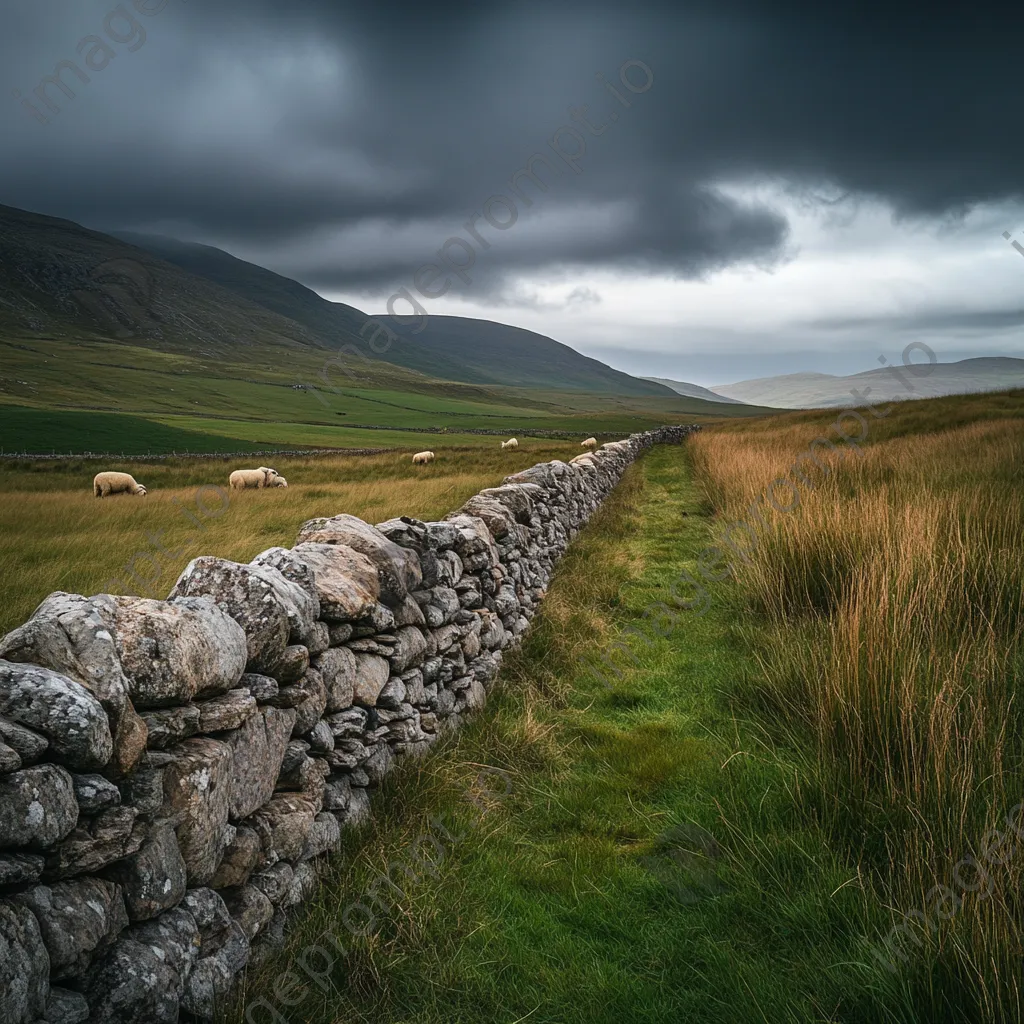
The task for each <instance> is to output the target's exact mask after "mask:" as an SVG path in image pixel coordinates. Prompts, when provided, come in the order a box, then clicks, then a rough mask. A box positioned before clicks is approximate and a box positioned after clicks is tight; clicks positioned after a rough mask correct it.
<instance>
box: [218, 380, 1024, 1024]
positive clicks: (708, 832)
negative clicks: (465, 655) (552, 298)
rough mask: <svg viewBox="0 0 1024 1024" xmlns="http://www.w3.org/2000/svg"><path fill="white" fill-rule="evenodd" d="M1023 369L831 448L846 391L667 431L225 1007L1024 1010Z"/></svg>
mask: <svg viewBox="0 0 1024 1024" xmlns="http://www.w3.org/2000/svg"><path fill="white" fill-rule="evenodd" d="M1022 399H1024V396H1020V395H1016V396H1014V395H1011V396H984V397H982V398H978V399H973V398H972V399H969V400H964V399H953V400H938V401H935V402H930V403H927V404H918V403H914V404H913V405H910V404H907V405H900V406H896V407H894V408H893V410H892V411H891V412H889V413H887V414H886V415H884V416H881V417H876V418H871V417H870V416H869V418H868V419H867V420H866V421H865V422H866V423H867V425H868V430H867V433H865V434H863V436H862V437H861V440H860V441H859V448H860V451H861V452H862V454H860V455H858V454H857V453H856V452H855V451H853V450H852V449H850V448H849V447H848V446H845V445H842V444H840V445H839V446H838V449H837V450H836V451H834V452H829V450H828V449H827V448H825V449H822V448H820V447H819V448H817V449H815V452H816V453H817V455H818V458H819V460H820V464H819V465H818V466H817V467H813V466H808V464H807V463H806V462H801V461H800V456H801V454H802V453H803V452H805V451H806V450H807V449H808V446H809V445H810V444H811V443H812V442H814V441H815V440H816V439H817V438H819V437H823V438H829V439H832V440H836V435H835V432H834V431H833V430H832V424H833V423H834V422H835V416H836V414H835V413H832V414H830V415H829V416H827V417H826V416H823V415H822V414H808V413H797V414H792V415H787V416H783V417H778V418H776V419H773V420H771V421H766V422H762V423H760V424H757V425H756V426H753V425H746V426H744V425H741V424H731V425H727V426H724V427H722V428H721V429H719V430H716V431H708V432H706V433H705V434H703V435H702V436H700V437H699V438H697V439H696V440H695V441H693V442H691V444H690V445H689V446H688V451H684V450H681V449H661V450H656V451H654V452H652V453H650V454H649V455H648V456H647V457H646V458H645V459H644V460H643V461H642V462H641V463H640V464H638V465H637V466H635V467H634V468H633V469H632V470H630V472H629V473H628V474H627V477H626V479H625V480H624V482H623V484H622V485H621V486H620V488H619V489H618V490H617V491H616V493H615V494H614V495H613V496H612V497H611V498H610V499H609V501H608V502H607V503H606V505H605V507H604V509H603V510H602V511H601V512H600V513H599V515H598V516H597V517H596V518H595V520H594V521H593V522H592V523H591V525H590V526H589V527H588V529H587V530H586V531H585V532H584V533H583V534H582V535H581V537H580V538H579V539H578V540H577V542H576V543H575V544H574V546H573V548H572V549H571V551H570V553H569V555H568V556H567V557H566V559H565V560H564V561H563V563H562V565H561V566H560V568H559V570H558V573H557V575H556V578H555V581H554V582H553V585H552V587H551V589H550V591H549V594H548V598H547V600H546V601H545V604H544V607H543V609H542V611H541V613H540V615H539V617H538V619H537V620H536V621H535V623H534V627H533V629H532V631H531V633H530V635H529V637H528V639H527V642H526V644H525V645H524V647H523V649H522V650H521V651H520V652H519V653H518V654H516V655H515V656H513V657H512V658H511V659H509V660H508V661H507V663H506V665H505V667H504V669H503V680H504V684H503V688H502V690H501V691H499V693H498V695H497V696H496V698H495V699H494V700H492V702H491V703H490V704H489V706H488V709H487V711H486V713H485V714H484V715H483V716H482V717H481V718H480V719H479V720H478V721H477V722H475V723H474V724H473V725H472V726H471V727H470V728H469V729H467V730H465V731H463V732H462V733H461V734H460V735H459V736H457V737H455V738H453V739H451V740H449V741H448V745H447V746H446V747H445V748H444V749H442V750H440V751H438V752H436V753H435V755H434V756H432V757H431V758H430V759H428V760H427V761H425V762H420V763H416V764H409V765H404V766H403V767H402V768H401V769H400V770H399V771H398V772H397V773H396V774H395V775H394V776H393V777H392V778H390V779H389V780H388V782H387V783H386V785H385V789H384V792H383V793H382V794H381V795H380V799H379V800H378V804H377V814H376V816H375V818H374V819H373V821H372V822H371V823H370V824H369V825H368V826H366V827H365V829H364V830H363V831H361V832H359V833H356V834H352V835H349V836H348V838H347V845H346V847H345V849H344V850H343V851H342V852H341V854H340V855H339V856H337V857H335V858H332V860H331V861H330V863H329V864H327V865H326V866H325V868H324V875H323V886H322V889H321V891H320V892H319V894H318V896H317V897H316V898H315V900H314V901H313V903H312V904H311V905H309V906H308V907H306V908H303V910H302V911H301V912H300V913H299V914H298V915H297V917H296V920H295V922H294V927H293V930H292V931H291V932H290V934H289V937H288V939H287V943H286V945H285V947H284V948H283V949H282V950H281V951H280V952H279V953H278V954H276V955H275V956H274V957H273V958H271V959H270V960H269V961H268V962H266V963H264V964H263V965H262V966H261V967H259V968H257V969H254V970H251V971H250V972H249V973H248V974H247V976H246V978H245V981H244V988H243V990H242V991H241V992H239V994H238V998H237V1001H236V1002H235V1004H234V1005H233V1006H232V1007H230V1008H228V1009H227V1010H226V1012H225V1020H227V1021H232V1022H235V1021H240V1020H242V1019H245V1013H246V1011H247V1010H248V1011H249V1013H250V1018H249V1019H254V1020H263V1019H268V1020H276V1019H284V1020H289V1021H290V1020H303V1021H307V1022H309V1024H328V1022H332V1024H333V1022H335V1021H339V1020H348V1021H367V1022H370V1021H373V1022H390V1024H399V1022H401V1024H435V1022H437V1024H439V1022H441V1021H444V1022H459V1024H461V1022H466V1024H469V1022H474V1024H477V1022H499V1021H500V1022H511V1021H523V1020H529V1021H531V1022H538V1024H539V1022H543V1024H576V1022H579V1024H583V1022H605V1021H607V1022H609V1024H610V1022H612V1021H615V1022H620V1021H629V1022H634V1021H635V1022H650V1021H654V1022H661V1021H664V1022H669V1021H672V1022H676V1021H680V1020H689V1021H696V1022H715V1024H719V1022H722V1024H725V1022H730V1024H732V1022H737V1024H739V1022H747V1021H765V1022H773V1024H774V1022H787V1024H788V1022H793V1024H797V1022H800V1024H803V1022H826V1021H828V1022H844V1024H875V1022H879V1024H882V1022H885V1024H894V1022H906V1024H932V1022H935V1021H943V1022H945V1021H950V1022H957V1024H961V1022H962V1024H968V1022H970V1024H975V1022H977V1024H981V1022H1010V1021H1018V1020H1020V1019H1022V1013H1021V1006H1020V1002H1021V1000H1020V997H1019V993H1018V981H1017V979H1018V977H1019V963H1020V955H1021V942H1020V925H1021V913H1020V902H1019V892H1020V881H1021V870H1022V869H1021V865H1022V864H1024V852H1020V851H1017V850H1016V845H1017V843H1018V842H1019V840H1018V837H1017V835H1016V829H1017V828H1019V826H1016V828H1014V829H1011V828H1010V827H1008V825H1007V824H1006V822H1005V818H1006V815H1007V814H1008V812H1010V811H1011V808H1013V807H1014V805H1015V804H1016V802H1017V801H1019V800H1021V799H1022V797H1024V784H1022V783H1021V778H1022V772H1021V768H1022V763H1021V762H1022V754H1024V740H1022V739H1021V736H1022V735H1024V732H1022V730H1021V728H1020V726H1021V722H1020V719H1019V716H1018V714H1017V711H1016V702H1015V699H1014V698H1015V693H1016V686H1017V683H1018V681H1019V679H1020V677H1021V671H1022V667H1024V659H1022V658H1021V653H1022V652H1021V619H1022V617H1021V602H1022V600H1024V556H1022V555H1021V552H1022V551H1024V543H1022V542H1024V507H1022V504H1021V502H1020V499H1019V495H1020V493H1021V485H1022V483H1024V480H1022V468H1021V467H1022V465H1024V463H1022V456H1024V400H1022ZM794 465H796V466H797V467H798V469H799V472H797V473H794V472H793V471H792V469H791V467H793V466H794ZM801 474H802V475H801ZM815 474H816V475H815ZM780 478H784V479H789V480H791V481H792V482H793V484H794V486H795V487H796V488H797V489H798V490H796V491H792V490H790V491H783V490H781V489H780V488H779V487H778V486H776V490H777V492H778V493H779V494H780V495H784V496H788V495H791V494H794V493H796V494H798V495H799V501H798V502H797V501H794V500H793V499H791V498H790V499H789V500H788V502H787V504H786V505H785V506H784V510H783V511H775V510H774V509H770V508H769V507H768V506H767V505H766V504H765V502H764V500H763V497H762V495H763V494H764V492H765V490H766V488H768V487H770V486H771V485H772V484H773V481H776V480H778V479H780ZM752 505H753V506H754V507H755V508H757V509H760V512H761V517H760V521H756V525H755V527H754V536H755V537H756V541H755V542H753V543H752V544H751V545H748V547H747V548H746V549H745V553H746V555H747V557H746V558H742V557H740V555H739V554H738V553H737V554H736V556H735V558H733V559H731V560H727V563H728V564H727V565H725V567H724V568H723V552H728V551H729V549H728V547H727V541H728V539H729V538H730V537H732V538H735V536H736V534H735V531H734V530H732V531H731V530H730V527H731V524H732V523H733V522H735V521H737V520H741V519H742V520H744V521H746V520H750V521H751V522H752V523H755V520H754V519H753V518H752V513H751V512H750V508H751V506H752ZM790 506H793V507H790ZM787 508H788V511H786V510H785V509H787ZM748 536H749V535H748ZM715 545H717V549H716V547H715ZM716 550H717V552H718V554H717V555H716V554H715V552H716ZM730 570H731V571H730ZM698 577H702V579H703V582H704V584H705V588H706V591H707V596H708V597H709V600H706V601H701V602H698V601H696V600H694V599H693V590H692V586H691V584H692V582H693V581H694V580H696V579H698ZM694 606H697V607H694ZM481 766H491V767H493V768H495V769H500V770H501V771H502V772H503V773H505V775H506V776H507V778H508V779H509V781H510V788H509V790H508V792H507V794H506V793H505V791H504V790H503V789H502V787H501V786H500V785H497V786H496V785H495V782H494V778H495V777H494V776H488V777H487V778H488V779H489V781H488V782H487V785H486V790H485V789H482V788H481V781H480V775H479V773H480V770H481ZM495 791H496V792H495ZM1015 820H1016V819H1013V818H1012V816H1011V823H1012V822H1014V821H1015ZM1021 834H1022V835H1024V833H1021ZM424 836H432V837H434V840H436V841H437V843H440V845H441V846H442V848H443V850H444V854H443V857H442V858H441V859H440V861H438V859H437V858H436V856H435V857H433V859H432V863H433V864H434V869H433V870H429V869H428V868H429V865H427V867H425V866H424V864H425V862H424V861H423V860H422V859H419V860H417V859H416V856H415V853H416V851H420V853H421V854H422V847H423V837H424ZM970 858H974V859H973V860H971V859H970ZM385 873H389V877H391V878H393V879H396V880H398V881H399V889H398V890H397V891H396V890H395V889H393V888H392V887H389V886H386V885H383V886H382V884H381V878H382V875H384V874H385ZM371 893H374V894H376V895H377V897H378V900H377V901H376V902H372V901H371V902H372V906H373V907H374V913H375V916H376V917H377V922H376V923H377V925H379V927H377V928H376V929H375V930H373V931H372V933H371V934H369V935H366V936H363V937H357V936H355V935H353V934H350V932H349V931H347V930H346V928H345V927H344V924H343V923H342V922H343V920H344V918H345V912H346V909H347V908H350V907H352V906H354V905H355V904H356V903H357V902H358V901H360V900H363V901H369V894H371ZM357 920H358V921H359V922H360V923H362V922H363V921H364V920H365V919H364V918H361V917H359V918H357ZM894 925H897V926H899V928H900V929H901V930H900V931H899V932H897V933H893V932H892V928H893V926H894ZM314 945H316V946H319V947H321V948H322V949H326V950H330V959H331V960H333V965H332V967H331V970H330V971H328V972H326V973H323V968H324V964H325V962H326V961H325V960H324V959H319V960H318V959H315V957H314V958H313V959H312V960H311V956H310V953H309V950H310V948H311V947H312V946H314ZM302 964H306V965H307V966H309V965H310V964H312V972H311V973H309V974H303V973H302V971H301V969H300V965H302ZM288 970H291V971H292V972H294V973H293V974H292V975H291V976H289V975H287V974H286V973H285V972H286V971H288ZM317 972H320V973H317ZM314 975H315V978H316V980H314ZM286 979H287V983H285V982H286ZM296 998H297V999H298V1002H294V1000H295V999H296ZM286 1000H292V1001H291V1002H286ZM272 1011H273V1012H277V1013H278V1014H280V1017H279V1018H275V1017H274V1016H273V1012H272Z"/></svg>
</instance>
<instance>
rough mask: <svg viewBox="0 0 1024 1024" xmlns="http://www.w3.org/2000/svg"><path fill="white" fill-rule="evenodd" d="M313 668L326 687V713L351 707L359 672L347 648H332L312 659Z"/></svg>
mask: <svg viewBox="0 0 1024 1024" xmlns="http://www.w3.org/2000/svg"><path fill="white" fill-rule="evenodd" d="M314 667H315V668H316V670H317V671H318V672H319V673H320V675H321V676H322V677H323V681H324V685H325V686H326V687H327V708H326V711H327V713H328V714H331V713H332V712H335V711H343V710H344V709H345V708H347V707H349V706H351V704H352V698H353V695H354V693H355V682H356V675H357V673H358V670H359V665H358V662H357V661H356V656H355V654H353V653H352V651H350V650H349V649H348V648H347V647H332V648H331V649H330V650H327V651H324V653H323V654H321V655H320V656H319V657H317V658H315V659H314Z"/></svg>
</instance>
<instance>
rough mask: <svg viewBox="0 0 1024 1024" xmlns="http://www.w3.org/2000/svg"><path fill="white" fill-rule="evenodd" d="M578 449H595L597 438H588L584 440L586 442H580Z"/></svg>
mask: <svg viewBox="0 0 1024 1024" xmlns="http://www.w3.org/2000/svg"><path fill="white" fill-rule="evenodd" d="M580 447H581V448H596V447H597V438H596V437H588V438H587V439H586V441H580Z"/></svg>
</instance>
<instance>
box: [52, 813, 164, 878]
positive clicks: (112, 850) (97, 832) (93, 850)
mask: <svg viewBox="0 0 1024 1024" xmlns="http://www.w3.org/2000/svg"><path fill="white" fill-rule="evenodd" d="M138 813H139V812H138V809H137V808H135V807H124V806H122V807H111V808H109V809H107V810H105V811H101V812H100V813H99V814H96V815H94V816H93V817H91V818H85V817H83V818H80V819H79V822H78V825H77V827H76V828H75V829H73V830H72V832H71V833H70V834H69V835H68V836H67V838H66V839H63V840H61V842H59V843H58V844H57V845H56V846H55V847H54V848H53V849H52V850H51V851H50V852H49V853H48V855H47V859H46V872H45V875H44V877H46V878H48V879H52V880H55V881H57V880H60V879H63V878H70V877H73V876H75V875H82V874H89V873H91V872H95V871H99V870H100V869H101V868H104V867H106V866H107V865H108V864H112V863H113V862H114V861H116V860H120V859H121V858H122V857H127V856H128V855H129V854H132V853H134V852H135V851H136V850H137V849H138V848H139V847H140V846H141V845H142V843H143V841H144V840H145V838H146V833H147V830H148V825H146V824H145V823H144V822H139V821H137V818H138Z"/></svg>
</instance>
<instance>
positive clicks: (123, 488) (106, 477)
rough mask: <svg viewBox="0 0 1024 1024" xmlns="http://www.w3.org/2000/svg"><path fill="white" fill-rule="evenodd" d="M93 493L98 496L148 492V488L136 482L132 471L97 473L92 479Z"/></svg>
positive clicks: (141, 494)
mask: <svg viewBox="0 0 1024 1024" xmlns="http://www.w3.org/2000/svg"><path fill="white" fill-rule="evenodd" d="M92 493H93V494H94V495H95V496H96V497H97V498H105V497H106V496H107V495H108V494H138V495H139V496H140V497H142V496H144V495H145V494H146V488H145V487H143V486H142V484H140V483H136V481H135V477H133V476H132V475H131V473H97V474H96V476H94V477H93V480H92Z"/></svg>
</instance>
